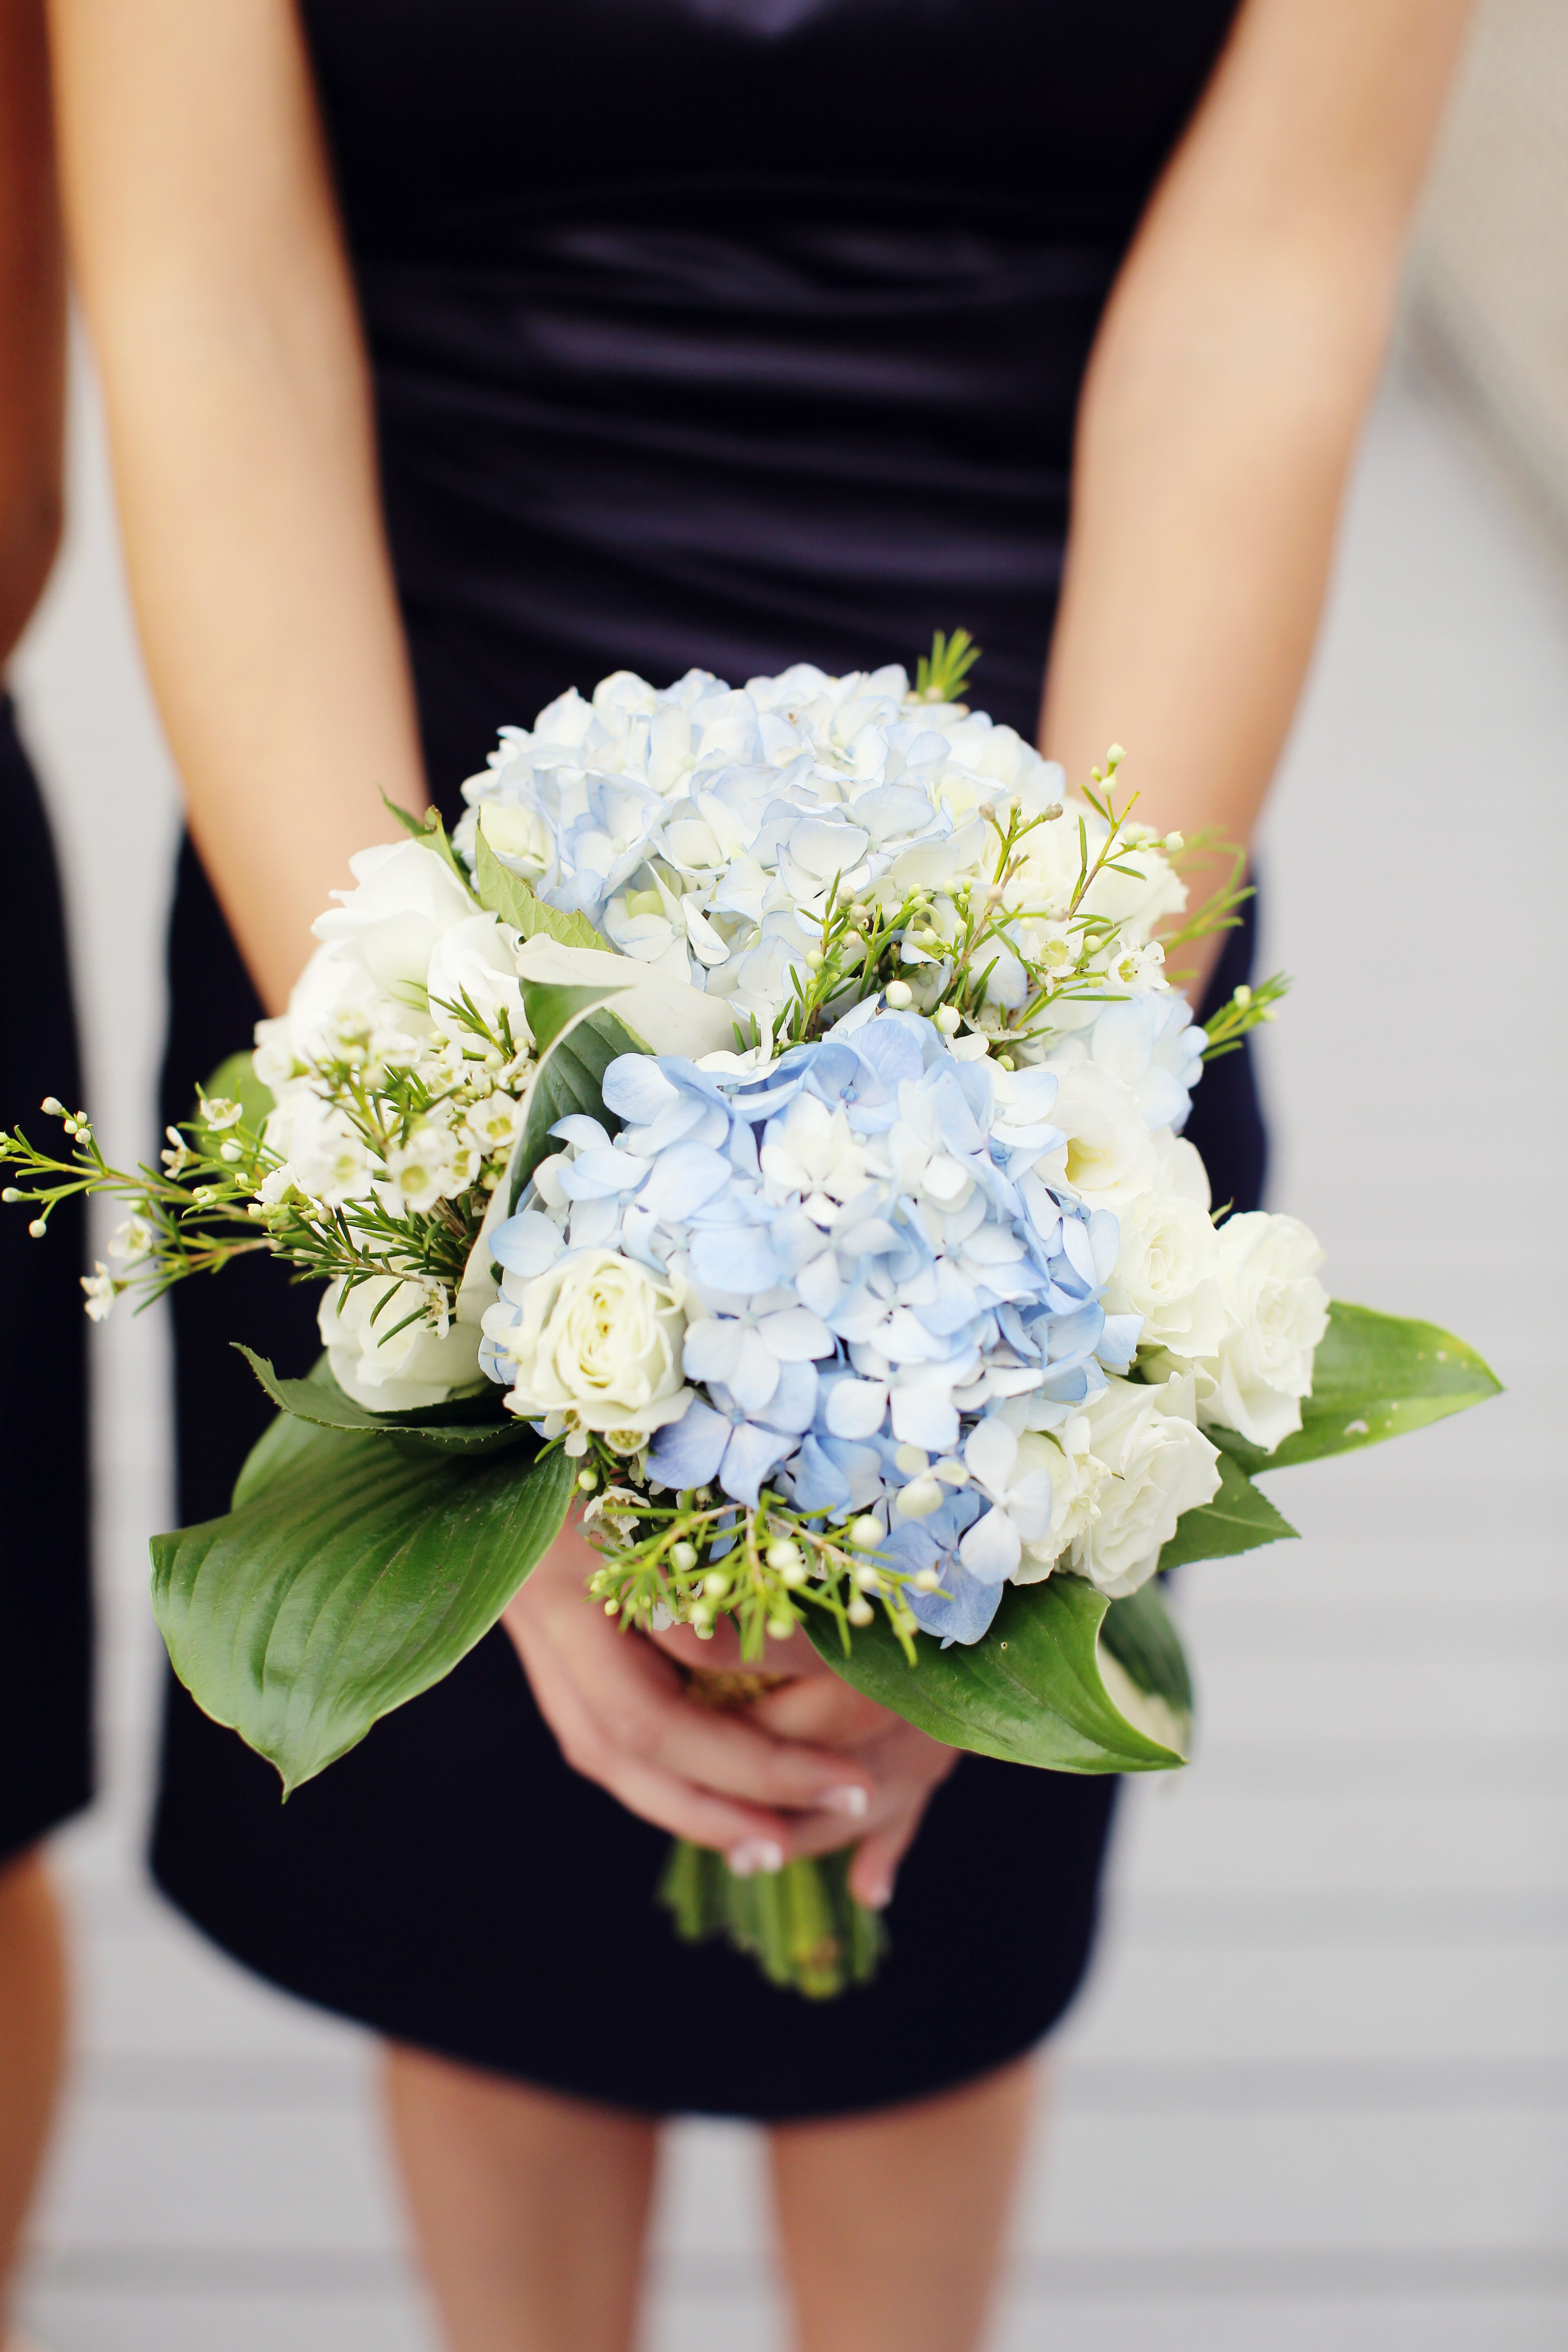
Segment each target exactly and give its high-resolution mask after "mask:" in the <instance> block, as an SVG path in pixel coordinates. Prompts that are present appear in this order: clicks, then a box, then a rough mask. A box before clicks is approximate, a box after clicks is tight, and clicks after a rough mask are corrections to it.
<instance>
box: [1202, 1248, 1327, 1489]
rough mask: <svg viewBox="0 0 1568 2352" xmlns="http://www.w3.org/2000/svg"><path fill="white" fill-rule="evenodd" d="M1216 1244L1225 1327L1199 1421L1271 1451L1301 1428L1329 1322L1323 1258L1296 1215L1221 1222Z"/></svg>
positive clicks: (1208, 1364)
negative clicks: (1211, 1387) (1320, 1277)
mask: <svg viewBox="0 0 1568 2352" xmlns="http://www.w3.org/2000/svg"><path fill="white" fill-rule="evenodd" d="M1217 1239H1218V1242H1219V1291H1220V1301H1221V1304H1222V1305H1223V1307H1224V1308H1225V1318H1226V1322H1225V1330H1224V1332H1223V1334H1222V1336H1221V1339H1220V1342H1219V1346H1218V1349H1217V1350H1215V1353H1214V1354H1213V1355H1211V1356H1210V1357H1208V1358H1207V1359H1206V1360H1205V1370H1206V1371H1208V1372H1209V1373H1210V1375H1211V1376H1212V1378H1213V1380H1214V1382H1215V1389H1214V1392H1213V1394H1211V1395H1210V1396H1208V1397H1206V1398H1205V1400H1204V1402H1202V1404H1201V1405H1200V1406H1199V1409H1198V1417H1199V1419H1200V1420H1201V1421H1203V1422H1204V1423H1205V1425H1207V1426H1211V1427H1212V1426H1214V1425H1215V1424H1216V1423H1220V1424H1223V1425H1224V1427H1226V1429H1234V1430H1237V1431H1238V1432H1239V1433H1240V1434H1241V1435H1242V1436H1243V1437H1246V1438H1249V1439H1250V1440H1251V1442H1252V1444H1254V1445H1261V1446H1263V1447H1264V1448H1265V1449H1266V1450H1267V1451H1268V1453H1270V1454H1272V1452H1273V1451H1274V1448H1275V1447H1276V1446H1277V1445H1278V1444H1279V1442H1280V1440H1281V1439H1282V1438H1286V1437H1289V1434H1290V1433H1291V1431H1292V1430H1294V1429H1300V1426H1301V1399H1302V1398H1303V1397H1305V1396H1310V1395H1311V1393H1312V1355H1313V1351H1314V1349H1316V1347H1317V1344H1318V1342H1319V1340H1320V1339H1321V1338H1322V1336H1323V1333H1324V1332H1325V1331H1326V1330H1327V1328H1328V1323H1329V1296H1328V1293H1327V1291H1326V1290H1325V1289H1324V1288H1323V1286H1322V1284H1321V1282H1319V1281H1318V1280H1317V1279H1316V1278H1315V1277H1316V1274H1317V1269H1318V1267H1319V1266H1321V1264H1322V1263H1323V1253H1322V1250H1321V1248H1320V1246H1319V1244H1318V1241H1317V1238H1316V1236H1315V1235H1314V1234H1311V1233H1310V1232H1309V1230H1308V1228H1307V1227H1306V1226H1305V1225H1304V1224H1302V1223H1301V1221H1300V1218H1299V1217H1278V1216H1270V1215H1268V1213H1266V1212H1265V1211H1263V1210H1261V1209H1254V1210H1250V1211H1248V1212H1247V1213H1245V1214H1243V1215H1241V1216H1239V1217H1229V1218H1227V1219H1226V1223H1224V1224H1223V1225H1222V1226H1221V1227H1220V1229H1219V1234H1218V1236H1217Z"/></svg>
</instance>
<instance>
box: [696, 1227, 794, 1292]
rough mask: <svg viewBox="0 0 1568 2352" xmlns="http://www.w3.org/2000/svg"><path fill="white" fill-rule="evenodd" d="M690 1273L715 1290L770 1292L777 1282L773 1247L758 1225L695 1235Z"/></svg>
mask: <svg viewBox="0 0 1568 2352" xmlns="http://www.w3.org/2000/svg"><path fill="white" fill-rule="evenodd" d="M691 1270H692V1273H693V1274H694V1275H695V1276H696V1277H697V1279H698V1281H699V1282H701V1283H711V1284H712V1285H713V1286H714V1288H715V1289H718V1290H730V1291H739V1292H742V1293H744V1292H746V1291H748V1290H771V1289H772V1288H773V1286H774V1285H775V1283H776V1282H777V1281H778V1278H779V1263H778V1260H777V1258H776V1257H775V1256H774V1255H773V1244H771V1243H770V1241H769V1239H768V1236H767V1234H766V1233H765V1231H764V1230H763V1227H762V1226H760V1225H730V1226H721V1227H719V1228H717V1229H710V1231H708V1232H706V1233H700V1234H694V1235H693V1236H692V1242H691Z"/></svg>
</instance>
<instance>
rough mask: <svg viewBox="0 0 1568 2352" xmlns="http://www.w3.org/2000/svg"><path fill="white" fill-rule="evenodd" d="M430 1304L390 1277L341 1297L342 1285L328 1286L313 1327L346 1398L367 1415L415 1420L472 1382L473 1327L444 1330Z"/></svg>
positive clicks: (424, 1294) (475, 1369)
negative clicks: (422, 1410) (412, 1416)
mask: <svg viewBox="0 0 1568 2352" xmlns="http://www.w3.org/2000/svg"><path fill="white" fill-rule="evenodd" d="M435 1304H436V1302H435V1300H434V1299H433V1297H432V1294H431V1292H430V1291H428V1290H427V1289H426V1287H425V1286H424V1284H422V1283H418V1282H405V1281H403V1280H400V1279H399V1278H398V1277H397V1276H386V1277H385V1278H383V1277H381V1276H374V1275H373V1276H371V1278H370V1279H369V1280H368V1281H366V1282H360V1283H356V1284H355V1285H354V1286H353V1289H352V1290H350V1291H347V1292H346V1294H345V1290H344V1286H343V1285H342V1283H341V1282H334V1283H333V1284H332V1286H331V1288H330V1289H329V1290H328V1292H327V1294H326V1296H325V1297H324V1298H323V1299H322V1301H321V1307H320V1309H319V1310H318V1314H317V1318H316V1319H317V1323H318V1326H319V1328H320V1330H321V1340H322V1344H323V1345H324V1347H325V1348H326V1350H327V1360H328V1362H329V1363H330V1364H331V1370H332V1378H333V1379H334V1380H335V1381H337V1384H338V1386H339V1387H340V1388H341V1389H342V1391H343V1393H344V1395H345V1396H351V1397H353V1401H354V1402H355V1403H356V1404H362V1405H363V1406H364V1407H365V1409H366V1410H367V1412H417V1411H418V1410H419V1409H420V1408H421V1407H422V1406H426V1405H433V1404H442V1403H444V1402H446V1400H447V1397H449V1396H450V1395H451V1393H452V1391H453V1390H454V1389H459V1388H466V1387H467V1386H468V1384H469V1383H470V1382H471V1381H475V1380H477V1379H478V1378H479V1330H478V1328H477V1327H476V1326H475V1325H474V1324H472V1323H467V1322H463V1323H453V1322H448V1320H447V1317H446V1316H445V1314H444V1313H441V1312H439V1311H438V1310H437V1321H436V1322H432V1321H431V1320H430V1319H429V1318H430V1315H431V1312H432V1309H433V1307H435ZM410 1316H413V1317H415V1318H416V1320H415V1321H413V1322H409V1321H408V1320H407V1318H409V1317H410ZM400 1323H401V1324H403V1325H404V1328H403V1329H402V1330H398V1328H397V1326H398V1325H399V1324H400ZM443 1325H444V1326H445V1328H441V1327H442V1326H443Z"/></svg>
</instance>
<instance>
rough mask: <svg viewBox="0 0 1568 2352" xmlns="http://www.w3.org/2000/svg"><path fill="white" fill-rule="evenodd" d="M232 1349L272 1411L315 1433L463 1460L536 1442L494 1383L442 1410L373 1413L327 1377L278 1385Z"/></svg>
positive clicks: (249, 1355) (265, 1367)
mask: <svg viewBox="0 0 1568 2352" xmlns="http://www.w3.org/2000/svg"><path fill="white" fill-rule="evenodd" d="M234 1345H235V1347H236V1348H237V1349H238V1350H239V1353H240V1354H241V1355H242V1356H243V1357H244V1358H245V1360H246V1362H247V1364H248V1365H249V1366H250V1369H251V1370H252V1371H253V1372H254V1373H255V1374H256V1377H257V1379H258V1381H260V1383H261V1385H262V1387H263V1388H264V1389H265V1390H266V1391H267V1393H268V1396H269V1397H270V1398H271V1399H272V1402H273V1403H274V1404H275V1405H278V1406H279V1407H280V1408H281V1410H282V1411H283V1412H287V1413H292V1414H293V1415H294V1416H295V1418H296V1419H297V1420H300V1421H308V1422H310V1423H313V1424H314V1425H315V1426H316V1427H317V1428H318V1429H345V1430H360V1431H363V1432H365V1433H368V1434H373V1435H377V1436H382V1437H394V1438H396V1439H397V1440H398V1441H399V1443H400V1444H403V1445H405V1446H407V1445H410V1444H415V1445H424V1446H434V1447H437V1448H438V1449H440V1450H442V1451H445V1452H447V1453H453V1454H465V1455H467V1456H468V1459H469V1460H472V1459H473V1457H474V1456H475V1455H476V1454H501V1453H505V1452H506V1451H508V1450H509V1449H510V1447H512V1446H514V1445H519V1444H522V1443H523V1442H524V1441H528V1442H530V1443H533V1442H535V1441H534V1439H533V1433H532V1431H531V1429H530V1428H529V1426H528V1423H526V1422H525V1421H519V1420H518V1418H517V1416H516V1415H515V1414H514V1413H509V1412H507V1411H506V1408H505V1406H504V1405H503V1404H502V1403H501V1396H502V1391H501V1390H500V1389H499V1388H498V1387H497V1386H496V1384H495V1383H494V1381H486V1382H485V1385H484V1388H483V1390H479V1389H477V1388H476V1389H470V1390H465V1391H462V1392H461V1393H459V1394H458V1395H457V1396H455V1397H449V1398H448V1399H447V1402H446V1403H445V1404H437V1405H426V1406H423V1407H421V1408H419V1409H418V1410H417V1411H415V1412H368V1411H367V1410H366V1408H365V1407H364V1406H363V1405H362V1404H356V1403H355V1402H354V1401H353V1397H351V1396H346V1395H345V1394H344V1393H343V1391H342V1389H341V1388H340V1387H339V1386H338V1384H337V1382H336V1381H334V1380H333V1379H332V1377H331V1373H330V1372H329V1373H328V1374H327V1376H326V1377H325V1379H321V1378H320V1377H319V1376H318V1374H312V1375H311V1377H310V1379H309V1380H303V1381H285V1380H279V1377H278V1375H277V1373H276V1372H275V1371H274V1370H273V1369H272V1367H271V1365H270V1364H269V1363H268V1360H267V1359H266V1357H265V1356H258V1355H256V1354H255V1353H254V1352H253V1351H252V1350H251V1349H249V1348H247V1347H245V1346H244V1345H243V1344H242V1343H241V1342H240V1341H239V1340H235V1342H234Z"/></svg>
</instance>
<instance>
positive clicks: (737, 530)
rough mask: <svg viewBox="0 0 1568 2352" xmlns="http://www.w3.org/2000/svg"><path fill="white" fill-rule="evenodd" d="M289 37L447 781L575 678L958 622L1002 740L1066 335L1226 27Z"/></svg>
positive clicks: (1055, 531) (702, 21) (1072, 345)
mask: <svg viewBox="0 0 1568 2352" xmlns="http://www.w3.org/2000/svg"><path fill="white" fill-rule="evenodd" d="M305 13H306V21H307V24H308V26H309V30H310V38H311V42H312V46H313V50H314V55H315V59H316V64H317V69H318V73H319V77H320V82H321V91H322V96H323V100H324V105H325V110H326V117H327V122H328V126H329V131H330V135H331V143H332V149H333V153H334V156H335V159H336V163H337V169H338V173H339V175H340V182H341V188H342V202H343V206H344V211H345V214H346V217H347V221H348V225H349V232H350V236H351V240H352V244H353V257H354V266H355V271H356V276H357V278H358V282H359V287H360V292H361V299H362V302H363V310H364V316H365V321H366V326H367V330H368V333H369V337H370V342H371V348H372V352H373V357H374V367H375V377H376V386H377V395H378V401H379V409H380V427H381V436H382V456H383V468H384V484H385V496H386V503H387V510H388V518H389V522H390V526H391V530H392V537H393V545H394V551H395V561H396V564H397V570H398V575H399V581H400V584H401V587H402V591H403V595H404V601H405V611H406V614H407V619H408V625H409V629H410V635H411V638H412V641H413V645H414V652H415V660H416V669H417V671H418V674H419V681H420V689H421V700H422V704H423V708H424V713H425V722H426V739H427V744H426V748H427V751H428V755H429V760H430V766H431V775H432V782H433V783H434V784H435V785H436V786H437V789H438V790H441V791H442V792H443V793H447V792H449V791H450V789H451V786H452V784H453V783H454V782H455V781H456V779H457V778H458V777H459V776H460V775H461V774H463V773H464V772H468V770H470V769H471V768H473V767H474V766H475V765H477V764H478V762H479V759H480V757H481V756H482V754H483V751H485V749H486V740H487V736H488V732H489V728H490V726H491V725H492V724H493V721H494V720H495V719H498V718H500V717H502V716H505V717H508V718H514V719H521V720H524V721H526V720H527V719H531V717H532V714H533V711H534V709H536V708H537V707H538V705H539V704H541V703H542V702H543V701H544V700H546V699H547V698H550V697H551V696H552V695H554V694H555V693H557V692H558V691H559V690H560V688H562V687H563V685H565V684H567V683H569V682H574V683H575V684H576V685H577V686H579V687H580V688H584V689H586V688H589V687H591V686H592V684H593V682H594V681H595V678H597V677H599V676H601V675H602V674H603V673H604V672H605V671H607V670H610V669H613V668H618V667H623V666H626V667H634V668H638V669H641V670H643V671H644V672H645V673H646V674H647V675H648V676H650V677H655V678H657V679H660V680H663V679H664V678H666V677H670V676H674V675H677V674H679V671H681V670H682V669H684V668H685V667H687V666H688V664H689V662H692V661H700V663H701V664H702V666H704V667H709V668H712V669H715V670H718V671H719V672H720V673H721V674H722V675H725V676H728V677H733V678H736V679H740V678H743V677H747V676H749V675H752V674H753V673H754V672H757V671H759V670H774V669H777V668H780V667H783V666H784V664H785V663H786V662H788V661H791V660H798V659H801V658H803V657H804V658H809V659H812V660H816V661H818V662H820V663H822V664H823V665H824V666H825V667H828V668H831V669H843V668H846V667H850V666H851V665H853V664H858V663H860V664H873V663H877V662H882V661H887V660H889V659H899V658H904V659H908V660H912V658H913V656H914V655H915V654H916V653H917V652H918V651H920V650H921V646H923V645H924V644H925V643H926V642H928V641H929V638H930V635H931V630H932V628H933V627H937V626H942V627H951V626H952V625H955V624H960V623H962V624H963V625H966V626H968V627H969V628H970V629H972V630H973V632H974V633H975V635H977V636H978V638H979V639H980V641H981V643H982V644H983V645H984V647H985V655H986V658H985V662H984V668H983V670H982V672H981V674H980V677H979V679H978V680H977V685H978V686H979V687H980V688H981V689H982V698H983V699H984V702H985V704H986V706H987V708H989V709H992V710H993V711H994V713H995V714H996V715H997V716H998V717H1002V718H1006V719H1010V720H1011V721H1012V722H1013V723H1014V724H1015V725H1017V726H1019V727H1020V728H1024V729H1028V730H1032V729H1033V726H1034V721H1035V715H1036V709H1037V701H1038V696H1039V688H1040V681H1041V676H1042V671H1043V667H1044V659H1045V652H1046V646H1047V640H1048V637H1049V632H1050V623H1051V615H1052V611H1053V606H1054V600H1055V593H1056V588H1057V583H1058V570H1059V562H1060V551H1061V546H1062V541H1063V537H1064V534H1065V526H1066V510H1067V488H1068V463H1069V457H1070V446H1071V436H1072V426H1073V416H1074V411H1075V408H1076V404H1077V400H1078V393H1079V382H1080V379H1081V376H1082V372H1083V368H1084V364H1085V362H1086V359H1087V357H1088V352H1089V343H1090V341H1091V338H1092V336H1093V333H1094V330H1095V326H1096V323H1097V320H1098V319H1099V316H1100V309H1101V306H1102V304H1103V302H1104V299H1105V296H1106V293H1107V290H1108V289H1109V287H1110V280H1111V278H1112V276H1113V275H1114V272H1115V269H1116V268H1117V265H1118V263H1119V261H1120V259H1121V255H1122V252H1123V251H1124V249H1125V247H1126V245H1127V242H1128V239H1129V236H1130V235H1131V229H1132V227H1133V225H1134V224H1135V222H1136V219H1137V216H1138V214H1139V212H1140V210H1141V208H1142V205H1143V203H1144V201H1145V199H1146V197H1147V194H1148V192H1149V189H1150V187H1151V185H1152V182H1153V179H1154V176H1155V174H1156V173H1157V172H1158V170H1159V168H1160V166H1161V164H1162V163H1163V159H1164V157H1165V155H1166V154H1167V152H1168V151H1169V149H1170V146H1171V144H1172V142H1173V139H1174V137H1175V136H1176V134H1177V132H1178V131H1179V129H1180V127H1181V125H1182V123H1183V121H1184V118H1185V117H1186V115H1187V113H1188V111H1189V110H1190V109H1191V106H1192V104H1193V102H1194V99H1195V97H1196V95H1197V94H1198V92H1199V90H1200V89H1201V87H1202V84H1203V81H1204V79H1205V76H1206V74H1207V72H1208V70H1209V68H1210V67H1211V64H1212V62H1213V59H1214V58H1215V53H1216V50H1217V48H1218V46H1219V43H1220V41H1221V39H1222V37H1223V34H1224V31H1225V29H1226V24H1227V22H1228V19H1229V16H1230V14H1231V7H1230V5H1229V0H1188V5H1171V0H1162V4H1161V5H1152V0H1096V5H1094V6H1092V7H1085V6H1084V5H1082V0H567V5H561V0H556V5H552V6H543V5H531V0H463V5H453V0H310V5H308V7H307V9H306V12H305ZM479 712H483V713H485V714H486V717H485V719H484V720H483V721H482V722H480V723H479V724H476V716H477V714H478V713H479Z"/></svg>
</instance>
